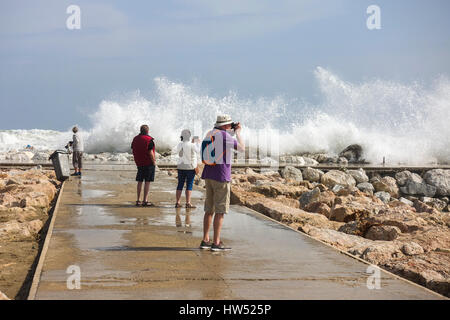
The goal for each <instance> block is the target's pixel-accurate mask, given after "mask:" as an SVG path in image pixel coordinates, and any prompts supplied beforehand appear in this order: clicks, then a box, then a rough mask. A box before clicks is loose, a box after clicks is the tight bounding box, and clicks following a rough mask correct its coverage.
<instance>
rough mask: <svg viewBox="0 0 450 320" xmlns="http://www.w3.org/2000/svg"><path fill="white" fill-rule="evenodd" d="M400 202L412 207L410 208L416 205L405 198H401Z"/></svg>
mask: <svg viewBox="0 0 450 320" xmlns="http://www.w3.org/2000/svg"><path fill="white" fill-rule="evenodd" d="M398 200H399V201H400V202H403V203H404V204H406V205H408V206H410V207H413V206H414V203H413V202H412V201H410V200H408V199H405V198H403V197H401V198H400V199H398Z"/></svg>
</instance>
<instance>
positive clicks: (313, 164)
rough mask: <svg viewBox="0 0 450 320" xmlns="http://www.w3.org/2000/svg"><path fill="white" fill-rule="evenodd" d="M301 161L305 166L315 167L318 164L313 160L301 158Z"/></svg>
mask: <svg viewBox="0 0 450 320" xmlns="http://www.w3.org/2000/svg"><path fill="white" fill-rule="evenodd" d="M303 160H304V162H305V166H317V165H318V164H319V162H318V161H317V160H315V159H312V158H308V157H303Z"/></svg>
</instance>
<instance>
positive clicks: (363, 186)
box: [356, 182, 375, 195]
mask: <svg viewBox="0 0 450 320" xmlns="http://www.w3.org/2000/svg"><path fill="white" fill-rule="evenodd" d="M356 187H357V188H358V189H359V190H361V191H362V192H365V193H367V194H370V195H372V194H373V192H374V191H375V188H374V187H373V185H372V184H371V183H370V182H362V183H359V184H358V185H357V186H356Z"/></svg>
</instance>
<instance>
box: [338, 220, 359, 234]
mask: <svg viewBox="0 0 450 320" xmlns="http://www.w3.org/2000/svg"><path fill="white" fill-rule="evenodd" d="M338 231H339V232H343V233H346V234H352V235H355V236H360V235H361V233H360V229H359V223H358V222H357V221H350V222H348V223H346V224H344V225H343V226H341V227H340V228H339V229H338Z"/></svg>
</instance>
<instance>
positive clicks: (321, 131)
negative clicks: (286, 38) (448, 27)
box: [0, 67, 450, 164]
mask: <svg viewBox="0 0 450 320" xmlns="http://www.w3.org/2000/svg"><path fill="white" fill-rule="evenodd" d="M315 77H316V79H317V82H318V85H319V88H320V91H321V93H322V101H321V103H320V104H318V105H310V104H307V103H304V102H298V100H286V99H284V98H282V97H275V98H272V99H268V98H258V99H253V100H252V99H242V98H239V97H238V96H237V95H236V94H235V93H230V94H228V95H227V96H225V97H222V98H217V97H212V96H210V95H208V94H205V93H201V92H198V90H194V89H193V88H191V87H189V86H187V85H184V84H181V83H174V82H171V81H169V80H168V79H166V78H156V79H155V88H156V93H155V95H154V96H153V97H151V98H145V97H143V96H142V95H141V94H140V93H139V92H135V93H133V94H131V95H129V96H128V97H125V98H123V100H121V101H110V100H108V101H107V100H105V101H102V102H101V103H100V106H99V108H98V110H97V111H96V112H95V113H94V114H93V115H91V119H90V120H91V121H92V128H91V129H87V130H84V135H85V139H86V148H87V152H89V153H98V152H102V151H109V152H114V151H118V152H129V151H130V141H131V139H132V138H133V137H134V136H135V135H136V134H137V132H138V131H139V127H140V125H141V124H148V125H149V126H150V131H151V135H152V136H154V137H155V140H156V143H157V146H158V147H159V148H161V149H165V148H171V147H172V146H173V145H175V144H176V143H177V142H178V140H179V135H180V131H181V129H183V128H190V129H191V130H192V131H193V132H194V134H195V135H199V136H201V135H203V134H204V132H205V131H206V130H208V129H210V128H211V127H212V124H213V123H214V120H215V118H216V115H217V114H219V113H227V114H230V115H231V116H232V117H233V119H236V120H239V121H240V122H242V124H243V125H244V129H245V130H244V131H243V133H244V135H245V137H246V138H249V137H252V136H254V135H255V134H256V133H257V132H260V131H261V130H264V131H265V132H267V133H269V135H272V136H275V137H277V140H278V141H279V148H280V152H286V153H300V152H328V153H332V154H336V153H338V152H339V151H341V150H342V149H343V148H345V147H346V146H348V145H350V144H354V143H358V144H361V145H362V146H363V148H364V150H365V154H364V156H365V158H366V160H369V161H370V162H372V163H380V162H381V161H382V158H383V157H385V158H386V161H387V162H388V163H400V162H401V163H408V164H425V163H430V162H441V163H442V162H449V161H450V126H449V125H448V122H449V119H450V81H449V80H448V78H446V77H441V78H439V79H437V80H435V81H434V82H433V83H432V84H431V85H429V86H424V85H420V84H412V85H405V84H399V83H395V82H392V81H383V80H372V81H366V82H363V83H361V84H354V83H349V82H346V81H343V80H341V79H340V78H339V77H338V76H336V75H335V74H333V73H331V72H330V71H328V70H326V69H323V68H321V67H318V68H317V69H316V71H315ZM41 131H42V130H40V131H39V130H38V131H36V130H26V132H27V135H26V136H24V137H25V138H26V140H24V139H22V135H23V132H22V131H21V133H20V134H18V133H14V132H13V131H12V130H9V131H0V142H1V143H2V147H1V148H2V149H5V145H7V146H9V148H10V147H11V146H15V147H16V148H20V147H23V146H24V145H27V144H30V142H29V141H31V142H32V143H33V144H34V145H35V146H39V147H48V148H49V149H52V148H57V147H61V144H62V143H65V141H64V142H62V140H63V137H64V138H67V139H70V138H71V135H70V133H55V132H53V134H47V133H44V131H42V132H41ZM33 135H36V137H38V138H36V137H34V138H31V136H33ZM52 135H53V138H50V136H52ZM11 137H15V138H14V139H16V140H15V141H14V142H11V140H14V139H13V138H11ZM40 138H42V139H40ZM7 139H9V140H8V141H9V143H8V144H5V145H4V140H7ZM37 140H39V141H41V140H42V141H45V142H39V143H38V142H36V141H37Z"/></svg>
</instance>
